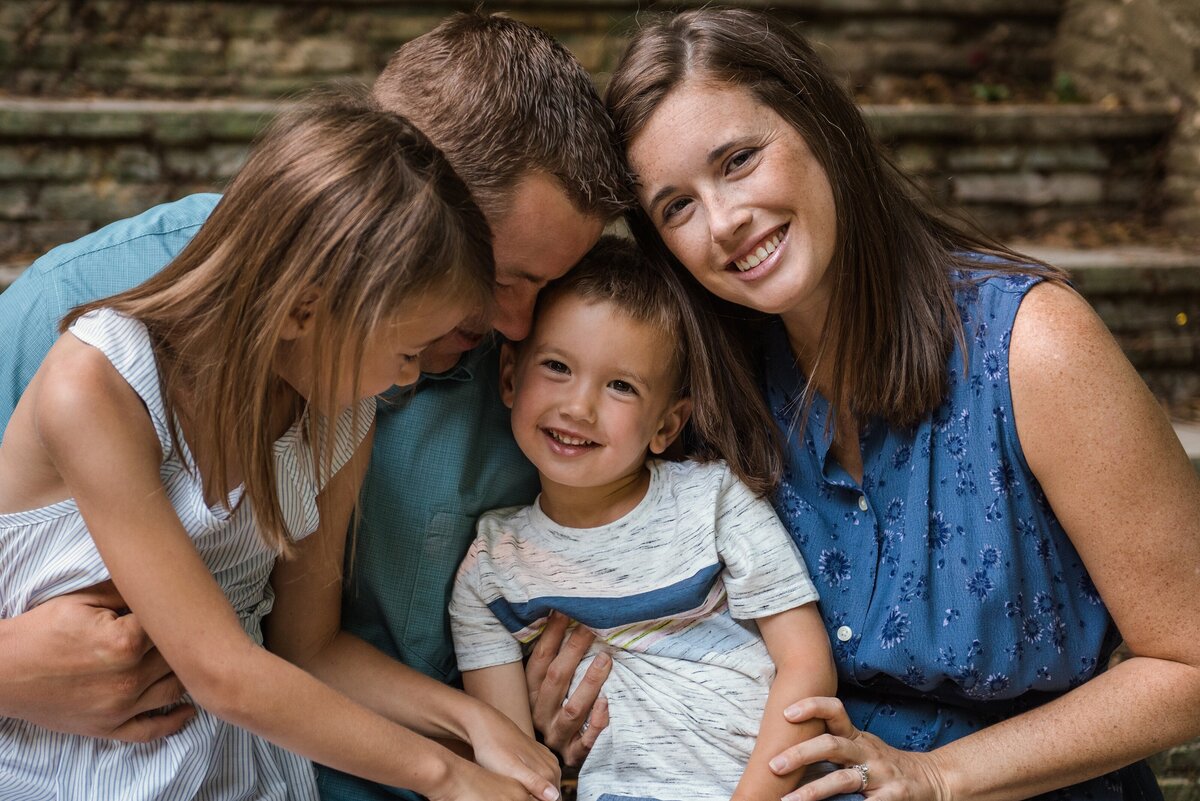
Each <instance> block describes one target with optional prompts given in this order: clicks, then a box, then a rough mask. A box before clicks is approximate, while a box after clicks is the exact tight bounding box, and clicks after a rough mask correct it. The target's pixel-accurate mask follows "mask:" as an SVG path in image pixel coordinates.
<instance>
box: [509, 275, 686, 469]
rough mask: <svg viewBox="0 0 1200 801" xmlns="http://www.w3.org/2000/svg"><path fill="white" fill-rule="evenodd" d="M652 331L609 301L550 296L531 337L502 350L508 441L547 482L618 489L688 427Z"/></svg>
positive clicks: (673, 374) (674, 379)
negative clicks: (510, 439)
mask: <svg viewBox="0 0 1200 801" xmlns="http://www.w3.org/2000/svg"><path fill="white" fill-rule="evenodd" d="M665 351H666V348H664V347H663V333H662V331H661V330H659V329H658V328H657V327H655V326H653V325H650V324H648V323H642V322H638V321H637V320H634V319H632V318H631V317H629V316H628V315H627V314H625V313H624V312H623V311H621V310H620V309H619V308H617V307H616V306H614V305H613V304H611V303H606V302H589V301H586V300H583V299H582V298H580V297H579V296H577V295H573V294H569V293H567V294H562V295H559V296H557V297H554V298H553V299H552V300H551V301H550V302H549V303H547V304H546V305H545V306H544V307H543V308H542V309H540V310H539V313H538V318H537V320H536V322H535V324H534V329H533V332H532V334H531V335H530V336H529V338H528V339H526V340H525V341H524V342H522V343H521V344H520V345H519V346H516V347H515V348H514V346H511V345H509V346H506V347H505V349H504V355H503V360H502V362H501V365H502V366H501V395H502V397H503V399H504V402H505V404H506V405H508V406H509V408H511V409H512V428H513V436H514V437H515V438H516V440H517V444H518V445H519V446H520V447H521V450H522V451H524V453H525V455H526V456H527V457H528V458H529V461H531V462H533V464H534V465H535V466H536V467H537V469H538V471H539V472H540V473H541V476H542V483H543V487H545V486H546V484H547V483H553V484H557V485H560V486H563V487H570V488H576V489H585V488H598V487H604V486H607V485H610V484H616V483H619V482H621V481H623V480H625V479H627V478H629V477H631V476H634V475H636V474H638V473H639V471H641V470H642V468H643V465H644V464H645V461H646V452H647V450H650V451H653V452H654V453H662V452H663V451H664V450H665V449H666V447H667V446H668V445H670V443H671V441H672V440H673V439H674V438H675V436H676V435H677V434H678V433H679V430H680V429H681V428H682V427H683V424H684V422H685V421H686V420H687V415H688V411H689V410H690V408H691V406H690V402H689V401H687V400H680V399H677V397H676V395H677V392H676V390H677V389H678V387H677V383H678V373H677V369H676V367H675V365H674V364H673V363H672V359H670V358H669V357H668V356H667V355H666V353H665Z"/></svg>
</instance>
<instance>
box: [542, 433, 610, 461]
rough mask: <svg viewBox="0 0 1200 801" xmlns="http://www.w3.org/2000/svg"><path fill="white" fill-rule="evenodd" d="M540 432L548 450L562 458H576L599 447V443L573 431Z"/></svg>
mask: <svg viewBox="0 0 1200 801" xmlns="http://www.w3.org/2000/svg"><path fill="white" fill-rule="evenodd" d="M541 432H542V434H543V435H544V436H545V437H546V441H547V442H548V443H549V445H550V450H551V451H553V452H554V453H557V454H559V455H562V456H577V455H579V454H581V453H586V452H588V451H590V450H592V449H593V448H599V447H600V444H599V443H597V442H593V441H592V440H590V439H588V438H587V437H584V436H581V435H579V434H577V433H575V432H573V431H566V430H564V429H561V428H542V429H541Z"/></svg>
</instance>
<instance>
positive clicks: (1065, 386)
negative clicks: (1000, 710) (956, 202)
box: [789, 284, 1200, 801]
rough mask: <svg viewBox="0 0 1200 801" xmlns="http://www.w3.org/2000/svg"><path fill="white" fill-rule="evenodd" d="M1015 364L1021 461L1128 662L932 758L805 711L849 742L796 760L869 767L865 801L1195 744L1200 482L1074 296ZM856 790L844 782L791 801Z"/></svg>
mask: <svg viewBox="0 0 1200 801" xmlns="http://www.w3.org/2000/svg"><path fill="white" fill-rule="evenodd" d="M1009 358H1010V365H1009V369H1010V382H1011V386H1012V395H1013V407H1014V418H1015V421H1016V425H1017V432H1018V434H1019V436H1020V441H1021V446H1022V449H1023V450H1024V453H1025V458H1026V461H1027V462H1028V463H1029V466H1030V468H1031V469H1032V470H1033V472H1034V474H1035V476H1036V477H1037V479H1038V481H1039V482H1040V483H1041V486H1042V488H1043V490H1044V491H1045V493H1046V497H1047V499H1048V500H1049V502H1050V505H1051V506H1052V507H1053V509H1054V512H1055V514H1056V515H1057V517H1058V519H1059V520H1060V521H1061V523H1062V525H1063V528H1064V529H1065V530H1066V532H1067V534H1068V536H1069V537H1070V538H1071V541H1072V543H1073V544H1074V545H1075V547H1076V549H1077V550H1078V551H1079V554H1080V556H1081V557H1082V558H1083V561H1084V563H1085V565H1086V566H1087V569H1088V572H1089V574H1090V575H1091V577H1092V580H1093V581H1094V582H1095V584H1096V587H1097V589H1098V590H1099V591H1100V595H1101V597H1102V598H1103V599H1104V603H1105V605H1106V606H1107V607H1108V609H1109V611H1110V612H1111V614H1112V616H1113V619H1114V620H1115V621H1116V624H1117V626H1118V628H1119V629H1120V631H1121V634H1122V635H1123V636H1124V638H1125V641H1126V643H1127V644H1128V646H1129V648H1130V650H1131V651H1132V653H1133V656H1132V657H1131V658H1129V659H1126V660H1124V661H1122V662H1121V663H1120V664H1119V665H1117V666H1115V667H1114V668H1113V669H1112V670H1109V671H1107V672H1105V673H1102V674H1101V675H1099V676H1097V677H1095V678H1093V679H1092V680H1090V681H1088V682H1086V683H1084V684H1083V685H1081V686H1080V687H1078V688H1076V689H1074V690H1071V691H1070V692H1068V693H1067V694H1065V695H1064V696H1062V697H1061V698H1058V699H1056V700H1055V701H1053V702H1051V703H1048V704H1046V705H1044V706H1041V707H1039V708H1037V709H1034V710H1031V711H1029V712H1026V713H1024V714H1021V715H1018V716H1016V717H1013V718H1011V719H1009V720H1006V721H1004V722H1002V723H1000V724H997V725H994V726H990V727H988V728H986V729H984V730H982V731H979V732H976V733H975V734H972V735H970V736H967V737H964V738H962V739H961V740H957V741H955V742H953V743H949V744H947V745H945V746H943V747H941V748H939V749H937V750H935V751H933V752H931V753H929V754H909V753H906V752H900V751H897V750H895V749H892V748H889V747H888V746H886V745H884V744H883V743H882V742H880V741H879V740H878V738H875V737H873V736H872V735H869V734H864V733H862V732H858V731H856V730H854V729H853V727H852V726H850V724H849V721H848V720H847V719H846V717H845V712H844V711H842V710H841V707H840V705H838V704H836V703H832V702H830V701H829V699H809V700H806V701H803V702H801V703H800V704H798V705H797V707H798V708H797V709H795V710H793V711H794V713H795V714H794V715H792V716H791V719H793V720H795V719H800V718H806V717H809V716H818V717H826V718H828V722H829V727H830V731H831V732H833V733H835V734H839V735H842V736H841V737H840V738H835V739H837V742H836V743H835V744H834V745H832V746H830V747H829V748H826V749H824V750H822V751H820V752H819V753H818V751H817V750H815V749H807V750H797V749H793V751H792V752H791V756H792V757H799V758H801V759H803V761H805V762H808V761H812V760H814V759H821V758H826V759H832V760H833V761H836V762H839V763H841V764H853V763H867V764H869V766H870V775H871V782H870V790H869V791H868V795H869V796H876V795H879V796H885V797H889V798H937V799H959V798H972V799H978V800H979V801H1009V800H1010V799H1019V798H1027V797H1029V796H1033V795H1037V794H1039V793H1043V792H1046V791H1048V790H1051V789H1053V788H1056V787H1063V786H1066V785H1070V784H1073V783H1076V782H1079V781H1082V780H1084V779H1087V778H1091V777H1094V776H1097V775H1100V774H1103V773H1106V772H1108V771H1111V770H1114V769H1116V768H1119V767H1121V766H1123V765H1126V764H1128V763H1130V762H1133V761H1135V760H1137V759H1141V758H1143V757H1146V756H1148V755H1150V754H1153V753H1155V752H1157V751H1160V750H1162V749H1163V748H1166V747H1168V746H1171V745H1174V744H1178V743H1181V742H1184V741H1185V740H1188V739H1189V738H1193V737H1195V736H1197V735H1198V734H1200V636H1198V634H1200V623H1198V621H1200V573H1198V572H1197V567H1196V566H1197V565H1200V480H1198V479H1197V476H1196V474H1195V472H1194V470H1193V469H1192V466H1191V464H1190V463H1189V462H1188V460H1187V457H1186V456H1185V454H1184V452H1183V449H1182V448H1181V447H1180V445H1179V442H1178V440H1177V439H1176V437H1175V436H1174V434H1173V432H1172V431H1171V427H1170V425H1169V424H1168V423H1167V421H1166V419H1165V418H1164V417H1163V414H1162V412H1161V410H1160V409H1159V407H1158V405H1157V404H1156V402H1155V400H1154V398H1153V396H1152V395H1151V394H1150V392H1149V391H1148V390H1147V389H1146V386H1145V384H1143V383H1142V381H1141V379H1140V378H1139V377H1138V375H1137V373H1136V372H1135V371H1134V370H1133V368H1132V367H1131V366H1130V364H1129V362H1128V361H1127V360H1126V359H1125V357H1124V355H1123V354H1122V353H1121V351H1120V348H1119V347H1118V346H1117V344H1116V342H1114V341H1113V339H1112V337H1111V335H1110V334H1109V333H1108V331H1107V330H1105V328H1104V325H1103V324H1102V323H1101V322H1100V320H1099V319H1098V318H1097V317H1096V315H1095V314H1094V313H1093V312H1092V311H1091V309H1090V308H1089V307H1088V306H1087V304H1086V303H1085V302H1084V301H1083V300H1082V299H1081V298H1079V296H1078V295H1076V294H1075V293H1074V292H1072V291H1071V290H1069V289H1066V288H1064V287H1060V286H1054V285H1045V284H1043V285H1038V286H1036V287H1034V288H1033V289H1032V290H1031V291H1030V292H1029V294H1028V296H1027V297H1026V299H1025V300H1024V302H1023V303H1022V305H1021V307H1020V310H1019V312H1018V314H1017V319H1016V323H1015V325H1014V329H1013V336H1012V345H1011V349H1010V357H1009ZM800 749H804V747H803V746H801V747H800ZM789 764H790V762H789ZM851 784H857V781H856V780H855V779H854V778H853V776H851V775H849V772H847V771H838V772H837V773H836V774H831V775H830V776H829V777H826V778H825V779H822V780H821V781H820V782H815V783H814V784H813V785H809V786H808V787H805V788H801V790H799V791H797V793H796V794H795V797H796V798H803V799H814V798H821V797H824V796H825V795H828V794H829V793H831V792H834V791H839V790H840V791H846V790H852V789H853V787H850V786H849V785H851ZM818 785H820V786H819V787H818ZM818 791H819V792H818Z"/></svg>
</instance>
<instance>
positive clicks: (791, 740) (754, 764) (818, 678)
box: [733, 603, 837, 801]
mask: <svg viewBox="0 0 1200 801" xmlns="http://www.w3.org/2000/svg"><path fill="white" fill-rule="evenodd" d="M757 623H758V630H759V632H760V633H761V634H762V637H763V640H764V641H765V642H766V644H767V650H768V651H769V652H770V653H771V659H772V661H774V662H775V680H774V681H773V682H772V683H771V692H770V694H769V695H768V696H767V706H766V709H765V710H764V712H763V719H762V725H761V726H760V728H759V731H758V740H757V741H756V742H755V744H754V750H753V752H752V753H751V754H750V763H749V764H748V765H747V766H746V771H745V772H744V773H743V774H742V778H741V781H739V782H738V786H737V789H736V790H735V791H734V794H733V801H767V799H770V800H771V801H774V799H778V798H781V797H782V796H783V795H784V794H785V793H787V792H788V791H789V790H793V789H795V787H796V785H797V784H798V783H799V781H800V778H801V776H802V769H803V768H804V766H803V765H800V766H798V767H797V768H796V769H795V770H792V771H790V772H787V773H783V774H778V775H777V774H775V773H773V772H772V771H771V768H770V766H769V764H768V762H769V761H770V759H771V758H772V757H774V756H775V755H776V754H778V753H779V752H780V751H783V750H784V749H785V748H788V747H790V746H793V745H795V744H796V743H799V742H803V741H805V740H808V739H811V738H813V737H816V736H817V735H819V734H823V733H824V731H825V727H824V726H823V725H822V724H821V721H819V720H808V721H805V722H803V723H799V724H796V723H789V722H788V721H787V720H786V719H785V718H784V716H783V710H784V708H785V707H787V705H788V704H789V703H791V702H792V701H793V700H794V699H796V698H807V697H810V696H814V695H833V693H834V691H835V690H836V689H837V672H836V670H835V669H834V666H833V654H832V653H831V651H830V648H829V636H828V635H827V634H826V633H825V625H824V623H822V621H821V614H820V612H818V611H817V605H816V604H815V603H808V604H805V605H804V606H799V607H796V608H794V609H789V610H787V611H786V612H780V613H779V614H776V615H770V616H769V617H763V618H759V619H758V621H757Z"/></svg>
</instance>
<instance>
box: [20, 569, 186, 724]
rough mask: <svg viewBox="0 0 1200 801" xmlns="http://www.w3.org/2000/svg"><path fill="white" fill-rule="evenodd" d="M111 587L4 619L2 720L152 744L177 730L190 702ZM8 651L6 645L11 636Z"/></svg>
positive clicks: (108, 584)
mask: <svg viewBox="0 0 1200 801" xmlns="http://www.w3.org/2000/svg"><path fill="white" fill-rule="evenodd" d="M124 606H125V602H124V600H122V598H121V596H120V594H119V593H118V592H117V591H116V589H115V588H114V587H113V585H112V582H106V583H105V584H101V585H97V586H96V587H92V588H91V589H88V590H82V591H80V592H76V593H70V594H68V595H61V596H59V597H57V598H52V599H50V600H48V601H46V602H45V603H44V604H41V605H40V606H37V607H34V608H33V609H30V610H29V611H28V612H25V613H24V614H22V615H18V616H17V617H14V618H12V619H10V620H7V621H4V626H5V631H3V632H0V634H2V635H4V636H2V637H0V643H4V645H3V651H4V652H5V653H6V654H7V657H6V662H5V663H6V664H8V665H9V666H10V667H11V668H12V669H11V670H7V669H6V670H0V675H3V676H5V677H6V678H4V679H2V680H0V715H4V716H7V717H16V718H21V719H22V720H27V721H29V722H30V723H36V724H37V725H39V726H44V727H46V728H48V729H53V730H55V731H62V732H67V733H69V734H82V735H86V736H88V737H99V738H111V739H116V740H125V741H127V742H149V741H150V740H155V739H158V738H159V737H165V736H167V735H168V734H173V733H174V732H176V731H178V730H179V729H180V728H181V727H182V726H183V724H184V723H186V722H187V721H188V720H190V719H191V717H192V716H193V715H194V714H195V712H196V710H195V708H194V707H192V706H191V705H182V706H177V707H175V708H173V709H172V710H171V711H170V712H168V713H166V714H161V715H159V714H148V713H152V712H154V711H155V710H158V709H160V708H162V707H165V706H169V705H171V704H173V703H175V702H177V701H178V700H179V699H180V697H181V696H182V695H183V686H182V685H181V684H180V683H179V680H178V679H177V678H176V677H175V674H174V673H172V672H171V669H170V668H169V667H168V666H167V663H166V661H164V660H163V658H162V655H161V654H159V652H158V651H157V650H156V649H155V648H154V644H153V643H152V642H150V640H149V638H148V637H147V636H146V633H145V631H143V630H142V627H141V626H140V625H138V622H137V619H136V618H135V617H134V616H133V615H128V614H126V615H121V614H119V612H118V610H121V609H123V607H124ZM9 634H11V636H12V646H11V647H10V646H9V645H7V642H8V639H9V637H8V635H9Z"/></svg>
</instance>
